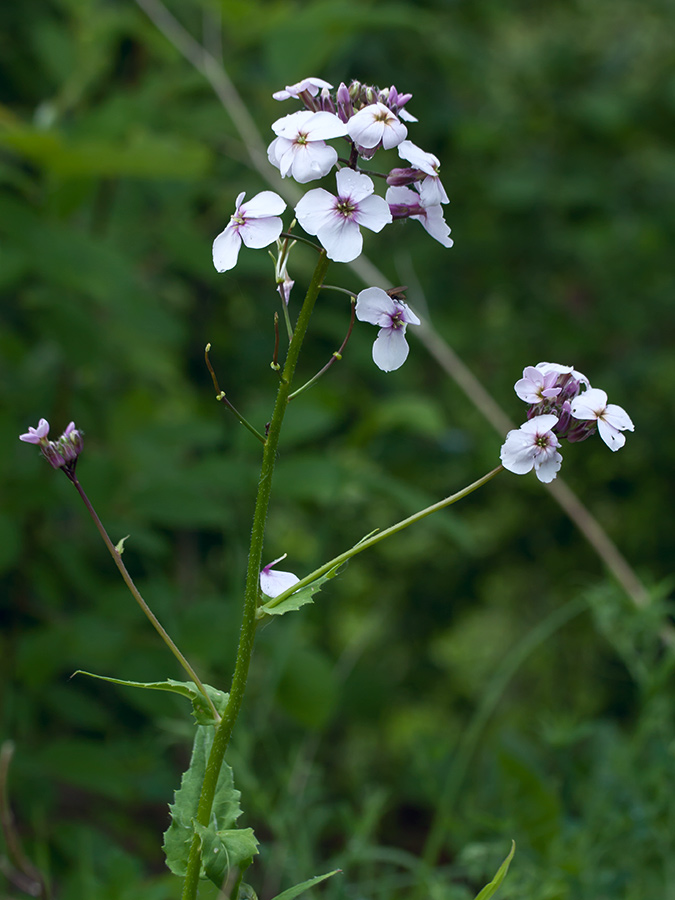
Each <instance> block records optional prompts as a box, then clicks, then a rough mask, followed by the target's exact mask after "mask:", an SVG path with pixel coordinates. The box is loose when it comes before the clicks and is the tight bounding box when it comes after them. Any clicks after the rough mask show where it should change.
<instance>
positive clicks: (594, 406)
mask: <svg viewBox="0 0 675 900" xmlns="http://www.w3.org/2000/svg"><path fill="white" fill-rule="evenodd" d="M572 415H573V416H574V418H575V419H582V420H593V419H595V420H596V421H597V423H598V431H599V432H600V437H601V438H602V439H603V441H604V442H605V443H606V444H607V446H608V447H609V449H610V450H620V449H621V447H623V445H624V444H625V443H626V436H625V435H624V434H621V433H620V432H622V431H633V430H634V427H635V426H634V425H633V423H632V421H631V419H630V416H629V415H628V413H627V412H626V410H625V409H622V408H621V407H620V406H617V405H616V404H615V403H607V394H606V393H605V392H604V391H601V390H600V388H590V389H589V390H587V391H584V393H583V394H580V395H579V396H578V397H577V398H576V399H575V400H573V401H572Z"/></svg>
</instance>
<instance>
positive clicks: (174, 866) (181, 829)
mask: <svg viewBox="0 0 675 900" xmlns="http://www.w3.org/2000/svg"><path fill="white" fill-rule="evenodd" d="M214 734H215V728H213V726H211V725H198V726H197V733H196V735H195V741H194V745H193V747H192V757H191V758H190V766H189V768H188V769H187V771H186V772H184V773H183V777H182V779H181V783H180V788H179V789H178V790H177V791H176V794H175V798H174V799H175V803H174V804H173V805H170V806H169V810H170V812H171V825H169V827H168V829H167V830H166V832H165V833H164V852H165V854H166V863H167V865H168V867H169V868H170V869H171V871H172V872H173V873H174V875H180V876H184V875H185V872H186V868H187V861H188V855H189V853H190V845H191V843H192V836H193V834H194V833H195V830H196V831H197V833H198V834H200V836H201V837H202V842H204V841H205V840H206V843H207V844H208V846H209V847H210V848H211V851H212V850H213V848H214V847H215V846H216V842H215V840H216V837H217V836H218V833H219V832H224V833H229V832H231V831H233V830H234V823H235V821H236V820H237V819H238V818H239V816H240V815H241V807H240V805H239V797H240V793H239V791H237V790H235V788H234V782H233V779H232V769H231V768H230V767H229V766H228V765H227V764H226V763H223V766H222V768H221V770H220V774H219V776H218V784H217V787H216V794H215V797H214V801H213V809H212V812H211V816H212V822H211V825H210V826H209V828H208V829H203V830H204V831H205V832H206V831H208V832H209V835H206V836H204V835H202V829H201V828H200V826H199V825H197V824H196V823H195V821H194V820H195V819H196V816H197V809H198V806H199V797H200V795H201V791H202V784H203V782H204V773H205V771H206V763H207V760H208V758H209V752H210V750H211V744H212V743H213V736H214ZM211 835H212V836H211ZM242 835H243V837H242V838H241V839H234V838H232V837H231V836H228V837H227V838H222V837H221V838H220V840H221V841H222V842H223V845H224V846H225V847H226V849H227V852H228V854H231V855H232V857H233V858H235V859H237V860H239V861H242V860H243V859H248V858H250V857H251V856H252V855H253V854H254V853H255V852H257V851H256V849H255V848H256V846H257V842H256V841H255V838H254V837H253V833H252V832H251V829H249V828H247V829H243V831H242ZM241 853H246V854H247V855H246V856H244V857H241V856H240V855H241ZM237 864H238V863H237ZM215 868H216V864H215V863H214V865H213V866H211V865H210V866H209V869H210V871H213V870H214V869H215ZM202 874H203V875H206V873H204V872H202ZM208 877H211V876H210V875H208ZM219 884H222V881H221V882H219Z"/></svg>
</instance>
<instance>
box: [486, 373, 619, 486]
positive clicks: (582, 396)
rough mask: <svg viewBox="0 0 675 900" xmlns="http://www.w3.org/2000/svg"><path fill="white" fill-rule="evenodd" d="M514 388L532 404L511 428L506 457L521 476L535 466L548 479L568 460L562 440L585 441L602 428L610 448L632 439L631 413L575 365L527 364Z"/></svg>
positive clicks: (540, 476) (505, 463)
mask: <svg viewBox="0 0 675 900" xmlns="http://www.w3.org/2000/svg"><path fill="white" fill-rule="evenodd" d="M514 389H515V392H516V394H517V395H518V396H519V397H520V399H521V400H523V401H524V402H525V403H527V404H528V410H527V422H525V424H524V425H521V426H520V428H517V429H514V430H513V431H509V433H508V434H507V436H506V441H505V442H504V444H503V446H502V449H501V454H500V456H501V460H502V464H503V466H504V468H505V469H508V470H509V471H510V472H515V473H516V475H524V474H525V473H526V472H530V471H531V470H532V469H534V471H535V474H536V476H537V478H538V479H539V481H543V482H546V483H548V482H550V481H553V479H554V478H555V477H556V475H557V473H558V471H559V470H560V466H561V464H562V456H561V455H560V453H559V452H558V451H559V448H560V446H561V444H560V440H561V439H565V438H566V439H567V440H568V441H570V442H574V441H576V442H578V441H585V440H586V438H589V437H590V436H591V435H592V434H595V432H596V431H598V432H599V433H600V437H601V438H602V440H603V441H604V442H605V443H606V444H607V446H608V447H609V449H610V450H619V449H620V448H621V447H623V445H624V444H625V443H626V436H625V435H624V434H622V433H621V432H623V431H633V427H634V426H633V423H632V421H631V419H630V416H629V415H628V413H627V412H626V411H625V410H624V409H622V408H621V407H620V406H616V404H614V403H608V402H607V394H606V393H605V392H604V391H603V390H600V388H593V387H591V384H590V382H589V380H588V378H586V376H585V375H582V374H581V372H577V371H576V370H575V369H573V368H572V367H571V366H561V365H558V364H557V363H546V362H541V363H538V364H537V365H536V366H527V368H525V369H524V370H523V377H522V378H521V379H519V380H518V381H517V382H516V384H515V388H514Z"/></svg>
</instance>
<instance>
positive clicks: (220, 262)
mask: <svg viewBox="0 0 675 900" xmlns="http://www.w3.org/2000/svg"><path fill="white" fill-rule="evenodd" d="M331 91H332V85H330V84H329V83H328V82H327V81H323V79H321V78H305V79H303V80H302V81H299V82H298V83H297V84H293V85H288V86H287V87H286V88H285V89H284V90H283V91H277V92H276V93H275V94H273V97H274V98H275V99H276V100H288V99H296V100H300V101H301V102H302V103H303V105H304V107H305V108H304V109H302V110H299V111H296V112H292V113H290V114H289V115H286V116H283V117H282V118H280V119H278V120H277V121H276V122H275V123H274V124H273V125H272V130H273V131H274V134H275V135H276V137H275V138H274V140H273V141H272V143H271V144H270V145H269V148H268V151H267V156H268V159H269V161H270V162H271V164H272V165H273V166H275V167H276V168H277V169H279V172H280V173H281V176H282V178H286V177H291V178H293V179H294V180H295V181H297V182H298V183H299V184H307V183H308V182H310V181H315V180H317V179H319V178H323V177H324V176H326V175H328V174H329V172H330V171H331V170H332V169H333V167H334V166H337V167H338V171H337V173H336V187H337V191H336V193H335V194H332V193H330V192H329V191H327V190H325V189H324V188H314V189H312V190H310V191H308V192H307V193H306V194H305V195H304V197H302V198H301V200H300V201H299V202H298V204H297V205H296V207H295V217H296V219H297V221H298V222H299V223H300V225H301V226H302V228H303V229H304V230H305V231H306V232H307V234H311V235H314V236H316V237H317V238H318V239H319V242H320V243H321V244H322V246H323V247H325V249H326V253H327V255H328V257H329V259H332V260H334V261H336V262H351V261H352V260H354V259H356V258H357V257H358V256H359V255H360V253H361V250H362V247H363V237H362V235H361V228H362V227H363V228H367V229H369V230H370V231H375V232H379V231H381V230H382V229H383V228H384V226H385V225H388V224H390V223H391V222H393V220H394V219H405V218H411V219H416V220H417V221H419V222H420V223H421V224H422V226H423V227H424V228H425V229H426V230H427V232H428V233H429V234H430V235H431V236H432V237H434V238H435V239H436V240H437V241H439V242H440V243H441V244H443V246H444V247H451V246H452V240H451V238H450V228H449V227H448V226H447V225H446V223H445V220H444V218H443V210H442V208H441V205H442V204H444V203H447V202H448V196H447V194H446V193H445V189H444V188H443V185H442V184H441V181H440V178H439V174H438V173H439V168H440V163H439V161H438V159H437V158H436V157H435V156H434V155H433V154H431V153H425V151H424V150H421V149H420V148H419V147H417V146H416V145H415V144H413V142H412V141H409V140H408V139H407V136H408V129H407V126H406V125H405V124H404V121H407V122H415V121H417V120H416V119H415V118H414V116H412V115H410V113H408V112H407V110H406V109H405V107H406V104H407V103H408V101H409V100H410V99H411V97H412V95H411V94H401V93H399V92H398V91H397V90H396V88H395V87H394V86H393V85H392V86H391V87H390V88H385V89H383V90H380V89H379V88H376V87H371V86H368V85H362V84H360V83H359V82H357V81H354V82H352V83H351V84H350V85H349V87H347V85H346V84H344V83H343V84H341V85H340V86H339V87H338V89H337V90H336V91H335V93H334V94H333V93H331ZM336 139H337V140H340V141H342V142H343V143H344V144H345V146H346V155H345V157H344V158H342V159H341V158H340V157H339V156H338V151H337V150H336V148H335V147H333V146H332V145H330V144H328V143H326V142H327V141H330V140H336ZM394 148H396V149H397V151H398V154H399V156H400V158H401V159H402V160H405V161H406V162H407V163H409V164H410V165H408V166H406V167H396V168H393V169H391V171H390V172H389V174H388V175H387V176H386V183H387V185H388V188H387V192H386V196H385V197H379V196H377V195H376V194H375V185H374V183H373V180H372V179H371V178H370V177H369V176H368V175H366V174H364V173H363V172H362V171H361V170H360V168H359V161H360V160H370V159H372V157H373V156H374V155H375V153H376V152H377V151H378V150H379V149H384V150H391V149H394ZM243 199H244V194H240V195H239V197H238V198H237V202H236V204H235V212H234V215H233V216H232V217H231V219H230V222H229V224H228V225H227V226H226V228H225V229H224V231H223V232H222V233H221V234H219V235H218V237H217V238H216V239H215V241H214V244H213V262H214V265H215V267H216V269H217V270H218V271H219V272H227V271H228V270H229V269H232V268H234V266H235V265H236V263H237V258H238V254H239V249H240V247H241V244H242V243H244V244H245V245H246V246H247V247H255V248H260V247H266V246H268V244H271V243H273V242H274V241H275V240H276V239H277V238H278V237H279V235H280V234H281V231H282V224H281V219H279V218H278V217H279V215H280V214H281V213H282V212H283V211H284V210H285V208H286V204H285V203H284V201H283V200H282V199H281V197H279V195H278V194H275V193H274V192H273V191H263V192H262V193H260V194H257V195H256V196H255V197H253V198H252V200H250V201H249V202H248V203H243Z"/></svg>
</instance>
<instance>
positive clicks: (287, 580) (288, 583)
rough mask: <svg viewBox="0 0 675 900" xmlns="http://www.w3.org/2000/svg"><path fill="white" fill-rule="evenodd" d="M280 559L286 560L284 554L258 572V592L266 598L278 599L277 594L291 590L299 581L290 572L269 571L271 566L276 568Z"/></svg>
mask: <svg viewBox="0 0 675 900" xmlns="http://www.w3.org/2000/svg"><path fill="white" fill-rule="evenodd" d="M282 559H286V554H285V553H284V555H283V556H280V557H279V559H275V560H274V562H271V563H267V565H266V566H265V568H264V569H262V571H261V572H260V590H261V591H262V592H263V594H265V596H266V597H278V596H279V594H283V593H284V591H287V590H288V589H289V588H292V587H293V585H294V584H297V583H298V582H299V581H300V579H299V578H298V576H297V575H294V574H293V573H292V572H282V571H275V572H272V571H271V570H272V568H273V566H276V564H277V563H278V562H281V560H282Z"/></svg>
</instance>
